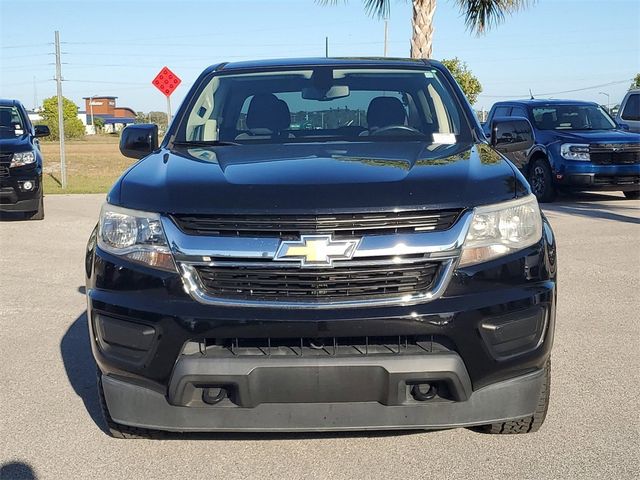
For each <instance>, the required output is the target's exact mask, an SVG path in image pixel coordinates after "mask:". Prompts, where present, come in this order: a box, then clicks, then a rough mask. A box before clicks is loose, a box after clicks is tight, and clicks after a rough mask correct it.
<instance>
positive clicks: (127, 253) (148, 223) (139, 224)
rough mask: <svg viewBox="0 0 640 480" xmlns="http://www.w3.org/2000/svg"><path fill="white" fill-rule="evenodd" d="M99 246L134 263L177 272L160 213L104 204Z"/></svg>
mask: <svg viewBox="0 0 640 480" xmlns="http://www.w3.org/2000/svg"><path fill="white" fill-rule="evenodd" d="M98 246H99V247H100V248H101V249H102V250H104V251H105V252H109V253H111V254H113V255H118V256H120V257H126V258H127V259H128V260H131V261H133V262H137V263H142V264H144V265H148V266H150V267H154V268H159V269H162V270H167V271H172V272H173V271H175V270H176V266H175V263H174V262H173V257H172V256H171V250H170V249H169V245H168V244H167V239H166V237H165V235H164V231H163V229H162V223H161V222H160V215H158V214H157V213H151V212H141V211H139V210H129V209H128V208H121V207H116V206H113V205H109V204H108V203H105V204H104V205H103V206H102V210H101V212H100V223H99V225H98Z"/></svg>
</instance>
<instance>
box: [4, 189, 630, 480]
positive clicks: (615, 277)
mask: <svg viewBox="0 0 640 480" xmlns="http://www.w3.org/2000/svg"><path fill="white" fill-rule="evenodd" d="M103 200H104V195H72V196H49V197H47V199H46V219H45V220H44V221H42V222H26V221H3V222H0V479H2V480H5V479H13V478H16V479H17V478H38V479H47V478H56V479H58V478H61V479H74V478H149V479H154V478H224V479H231V478H260V479H269V478H274V479H275V478H278V479H298V478H322V479H334V478H407V479H421V478H509V479H516V478H536V479H540V478H620V479H622V478H625V479H626V478H637V475H638V471H640V460H639V453H638V452H639V451H640V431H639V428H640V427H639V421H638V419H639V415H638V412H639V411H640V400H639V398H640V395H639V393H640V391H639V388H640V387H639V386H638V385H639V380H640V378H639V377H640V374H639V366H640V353H639V352H640V348H639V341H640V313H639V312H640V298H639V292H640V201H629V200H624V199H623V197H622V196H621V195H618V194H614V195H599V194H583V195H580V196H578V197H567V198H563V199H561V201H559V202H557V203H554V204H551V205H547V206H546V207H545V211H546V214H547V215H548V217H549V219H550V221H551V223H552V225H553V227H554V229H555V232H556V235H557V239H558V251H559V262H560V263H559V265H560V271H559V277H560V279H559V298H558V313H557V327H556V337H555V345H554V353H553V379H552V391H551V406H550V409H549V414H548V417H547V421H546V423H545V425H544V426H543V427H542V429H541V431H540V432H539V433H536V434H530V435H519V436H516V435H513V436H507V435H505V436H490V435H483V434H479V433H475V432H472V431H469V430H465V429H457V430H447V431H437V432H417V433H416V432H413V433H412V432H409V433H407V432H401V433H397V432H391V433H390V432H386V433H385V432H383V433H349V434H346V433H345V434H335V433H334V434H287V435H283V434H269V435H260V434H250V435H247V434H243V435H240V434H217V435H215V436H211V435H186V436H175V437H171V438H170V439H168V440H162V441H147V440H128V441H127V440H116V439H112V438H110V437H108V436H107V435H106V434H105V433H104V431H103V429H104V425H103V422H102V419H101V416H100V411H99V406H98V400H97V393H96V386H95V367H94V364H93V359H92V357H91V353H90V348H89V343H88V338H87V325H86V315H85V297H84V286H83V285H84V274H83V256H84V249H85V244H86V240H87V238H88V236H89V233H90V232H91V229H92V228H93V226H94V224H95V222H96V220H97V217H98V211H99V208H100V205H101V203H102V202H103Z"/></svg>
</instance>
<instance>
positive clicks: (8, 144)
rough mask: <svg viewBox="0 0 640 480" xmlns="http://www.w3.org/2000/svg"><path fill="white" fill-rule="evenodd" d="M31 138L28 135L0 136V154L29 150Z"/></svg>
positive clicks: (31, 146)
mask: <svg viewBox="0 0 640 480" xmlns="http://www.w3.org/2000/svg"><path fill="white" fill-rule="evenodd" d="M32 148H33V145H31V137H30V136H29V134H25V135H20V136H19V137H14V136H11V137H3V136H0V153H15V152H24V151H26V150H31V149H32Z"/></svg>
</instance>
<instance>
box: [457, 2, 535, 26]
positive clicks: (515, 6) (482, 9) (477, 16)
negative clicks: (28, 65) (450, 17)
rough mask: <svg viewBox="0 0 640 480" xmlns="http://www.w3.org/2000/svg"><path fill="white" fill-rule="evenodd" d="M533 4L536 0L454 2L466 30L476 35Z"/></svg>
mask: <svg viewBox="0 0 640 480" xmlns="http://www.w3.org/2000/svg"><path fill="white" fill-rule="evenodd" d="M535 2H536V0H455V3H457V4H458V6H459V7H460V11H461V12H462V15H463V16H464V18H465V24H466V25H467V28H468V29H469V30H470V31H472V32H474V33H475V34H477V35H481V34H482V33H484V32H486V31H487V30H488V29H489V28H491V27H493V26H496V25H498V24H499V23H501V22H502V21H504V17H505V16H506V15H510V14H512V13H514V12H517V11H518V10H522V9H523V8H526V7H528V6H529V5H530V4H532V3H535Z"/></svg>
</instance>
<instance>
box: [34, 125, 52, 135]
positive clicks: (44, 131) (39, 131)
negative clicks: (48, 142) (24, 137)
mask: <svg viewBox="0 0 640 480" xmlns="http://www.w3.org/2000/svg"><path fill="white" fill-rule="evenodd" d="M33 131H34V134H35V136H36V137H48V136H49V135H51V131H50V130H49V127H47V126H46V125H35V126H34V127H33Z"/></svg>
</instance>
